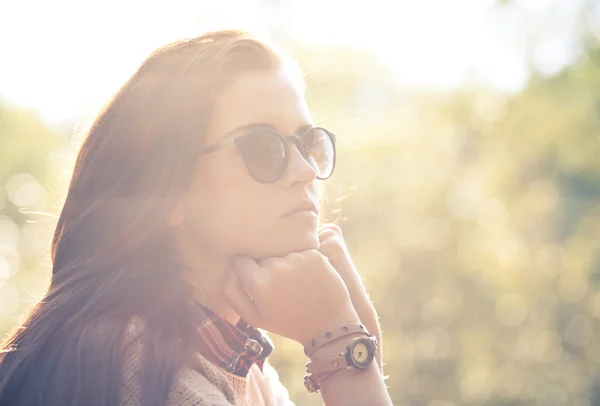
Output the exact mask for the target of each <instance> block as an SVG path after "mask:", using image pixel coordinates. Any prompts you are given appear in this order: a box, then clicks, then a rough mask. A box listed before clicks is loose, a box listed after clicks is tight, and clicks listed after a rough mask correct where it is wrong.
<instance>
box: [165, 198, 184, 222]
mask: <svg viewBox="0 0 600 406" xmlns="http://www.w3.org/2000/svg"><path fill="white" fill-rule="evenodd" d="M184 219H185V210H183V202H182V201H179V202H177V204H176V205H175V207H174V208H173V210H172V211H171V213H170V214H169V218H168V224H169V226H170V227H174V228H175V227H179V226H180V225H181V223H183V220H184Z"/></svg>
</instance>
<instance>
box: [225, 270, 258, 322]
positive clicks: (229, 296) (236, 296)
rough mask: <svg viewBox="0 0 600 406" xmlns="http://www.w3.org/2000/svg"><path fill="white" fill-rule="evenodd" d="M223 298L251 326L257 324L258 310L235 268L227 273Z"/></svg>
mask: <svg viewBox="0 0 600 406" xmlns="http://www.w3.org/2000/svg"><path fill="white" fill-rule="evenodd" d="M223 298H224V299H225V300H226V301H227V303H229V305H230V306H231V308H232V309H233V310H235V312H236V313H237V314H238V315H239V316H240V317H241V318H242V319H243V320H244V321H246V322H247V323H248V324H251V325H253V326H258V322H259V320H258V311H257V309H256V307H255V306H254V302H253V301H252V299H250V296H249V295H248V293H247V292H246V290H245V289H244V287H243V286H242V283H241V281H240V279H239V277H238V275H237V273H236V272H235V270H232V271H231V272H230V273H229V279H228V280H227V283H226V284H225V289H224V290H223Z"/></svg>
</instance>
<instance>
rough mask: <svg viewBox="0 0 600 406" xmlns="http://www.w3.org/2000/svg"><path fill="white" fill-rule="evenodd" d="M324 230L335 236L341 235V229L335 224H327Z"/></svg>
mask: <svg viewBox="0 0 600 406" xmlns="http://www.w3.org/2000/svg"><path fill="white" fill-rule="evenodd" d="M326 229H327V230H328V231H330V232H331V233H333V234H335V235H338V236H341V235H342V228H341V227H340V226H339V225H337V224H335V223H330V224H327V226H326Z"/></svg>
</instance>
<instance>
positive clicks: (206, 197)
mask: <svg viewBox="0 0 600 406" xmlns="http://www.w3.org/2000/svg"><path fill="white" fill-rule="evenodd" d="M199 170H202V171H204V172H203V176H198V177H197V180H196V181H195V183H194V185H193V189H192V190H193V193H192V195H191V196H190V199H189V201H188V204H187V210H186V211H187V218H188V219H189V221H188V224H190V225H191V226H193V229H194V234H195V235H196V237H197V238H198V243H200V244H203V245H204V246H206V247H208V248H210V249H213V250H216V251H218V252H223V253H226V254H244V255H250V256H253V257H256V258H264V257H270V256H284V255H287V254H288V253H290V252H297V251H303V250H306V249H316V248H317V247H318V237H317V229H318V221H311V220H310V219H309V220H307V219H303V218H301V217H296V218H283V217H282V214H283V213H284V211H286V210H287V209H288V207H287V206H286V204H288V205H289V200H286V199H285V198H287V197H288V196H287V195H286V193H285V190H282V189H281V188H282V186H281V185H277V184H271V185H265V184H261V183H258V182H256V181H255V180H254V179H252V178H251V177H250V176H249V175H248V174H247V173H246V170H245V167H241V168H240V167H238V166H237V165H236V164H235V163H231V165H228V166H225V167H224V166H221V167H217V166H213V167H211V168H208V167H205V168H199ZM313 192H315V193H316V191H313Z"/></svg>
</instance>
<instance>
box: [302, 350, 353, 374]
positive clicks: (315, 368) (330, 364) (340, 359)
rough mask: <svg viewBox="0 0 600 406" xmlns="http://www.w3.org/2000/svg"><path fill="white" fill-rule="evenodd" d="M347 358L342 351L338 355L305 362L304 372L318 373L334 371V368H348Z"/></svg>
mask: <svg viewBox="0 0 600 406" xmlns="http://www.w3.org/2000/svg"><path fill="white" fill-rule="evenodd" d="M349 366H350V365H349V364H348V360H347V359H346V352H345V351H344V352H342V353H341V354H340V355H339V356H337V357H335V358H330V359H324V360H320V361H312V362H307V363H306V372H308V373H309V374H319V373H321V372H327V371H334V370H336V369H344V368H348V367H349Z"/></svg>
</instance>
